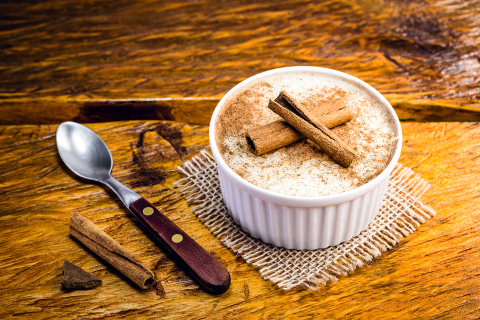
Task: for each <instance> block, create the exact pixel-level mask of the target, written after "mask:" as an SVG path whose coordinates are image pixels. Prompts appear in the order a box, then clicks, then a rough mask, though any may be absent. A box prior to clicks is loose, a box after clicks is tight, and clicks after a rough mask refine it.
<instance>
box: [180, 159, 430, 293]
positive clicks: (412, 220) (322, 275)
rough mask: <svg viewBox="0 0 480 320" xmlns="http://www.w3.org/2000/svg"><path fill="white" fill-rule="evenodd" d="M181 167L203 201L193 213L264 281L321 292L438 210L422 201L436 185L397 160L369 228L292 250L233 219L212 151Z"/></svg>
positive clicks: (186, 184)
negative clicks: (311, 247) (320, 288)
mask: <svg viewBox="0 0 480 320" xmlns="http://www.w3.org/2000/svg"><path fill="white" fill-rule="evenodd" d="M179 169H180V171H181V172H182V173H183V174H184V176H185V178H184V179H182V180H180V181H178V182H177V183H176V187H177V188H179V190H180V191H181V192H182V193H183V194H184V195H185V196H186V199H187V201H188V203H190V204H197V206H195V207H193V212H194V213H195V214H196V215H197V216H198V218H199V219H200V220H201V221H202V222H203V223H204V224H205V226H207V228H209V229H210V230H211V231H212V232H213V234H214V235H215V236H216V237H218V238H219V239H220V241H221V242H222V243H223V244H224V245H225V246H227V247H228V248H230V249H232V250H233V252H235V253H236V254H239V255H241V256H242V257H243V258H244V259H245V261H246V262H247V263H249V264H251V265H253V266H256V267H258V268H259V271H260V274H261V275H262V277H263V278H264V279H266V280H270V281H272V282H274V283H275V284H277V285H278V286H279V287H280V288H283V289H284V290H289V289H293V288H295V287H303V288H309V289H311V290H317V289H318V286H319V285H325V284H327V283H328V282H330V281H337V280H338V276H347V274H348V273H349V272H352V271H354V270H355V269H356V268H358V267H362V266H363V265H365V264H366V263H368V262H370V261H372V260H373V259H374V258H376V257H378V256H380V255H381V254H382V253H383V252H385V251H387V250H389V249H392V248H393V247H394V246H395V245H396V244H397V243H398V242H399V241H400V239H402V238H403V237H406V236H408V235H409V234H410V233H412V232H414V231H415V230H416V228H417V227H418V226H420V225H421V224H422V223H424V222H425V219H428V218H431V217H433V216H435V214H436V213H435V211H434V210H433V209H432V208H431V207H429V206H426V205H424V204H422V202H420V200H419V198H420V197H421V196H422V195H423V194H424V193H425V192H426V191H427V190H428V189H429V188H430V185H429V184H428V183H427V182H426V181H425V180H423V179H422V178H420V177H419V176H418V175H416V174H415V173H414V172H413V171H412V170H411V169H410V168H408V167H405V166H403V165H401V164H397V166H396V167H395V169H394V170H393V172H392V175H391V178H390V181H389V183H388V188H387V193H386V195H385V198H384V200H383V204H382V207H381V209H380V212H379V214H378V215H377V217H376V218H375V220H374V221H373V222H372V223H371V224H370V225H369V226H368V228H367V230H365V231H363V232H362V233H360V234H359V235H358V236H356V237H354V238H353V239H351V240H349V241H347V242H344V243H341V244H339V245H337V246H333V247H328V248H326V249H318V250H288V249H284V248H279V247H275V246H272V245H269V244H266V243H264V242H262V241H261V240H258V239H255V238H253V237H251V236H250V235H249V234H248V233H246V232H245V231H243V230H242V229H241V227H239V226H238V225H237V224H236V223H235V222H234V221H233V219H232V217H231V216H230V215H229V214H228V212H227V209H226V208H225V205H224V203H223V199H222V194H221V191H220V182H219V180H218V174H217V166H216V164H215V161H214V159H213V157H212V156H211V155H210V154H209V153H208V152H207V151H202V152H201V155H200V156H196V157H194V158H193V159H192V160H190V161H187V162H185V163H184V165H183V167H180V168H179Z"/></svg>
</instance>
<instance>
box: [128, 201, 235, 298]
mask: <svg viewBox="0 0 480 320" xmlns="http://www.w3.org/2000/svg"><path fill="white" fill-rule="evenodd" d="M129 209H130V211H131V212H132V213H133V214H134V215H135V217H136V218H137V219H138V220H140V221H141V222H142V223H143V225H145V227H147V229H148V230H149V231H150V232H151V233H152V234H153V235H154V236H155V238H156V239H157V240H158V241H159V242H160V244H161V245H163V247H164V248H165V249H167V250H168V251H169V252H170V253H171V255H172V257H173V258H176V260H177V262H179V263H180V264H181V265H183V266H184V267H185V268H186V269H187V271H189V273H190V274H191V276H192V277H193V278H195V280H197V282H198V283H199V284H200V286H202V287H203V288H204V289H205V290H206V291H207V292H210V293H216V294H218V293H224V292H225V291H227V289H228V288H229V287H230V274H229V273H228V271H227V269H226V268H225V267H224V266H223V265H222V264H221V263H220V262H218V261H217V260H216V259H215V258H214V257H212V256H211V255H210V254H209V253H208V252H207V251H206V250H205V249H203V248H202V247H201V246H200V245H199V244H198V243H196V242H195V241H194V240H193V239H192V238H190V237H189V236H188V235H187V234H186V233H185V232H183V231H182V229H180V228H179V227H178V226H177V225H176V224H175V223H173V222H172V221H171V220H170V219H168V218H167V217H166V216H165V215H164V214H163V213H161V212H160V211H159V210H158V209H157V208H155V207H154V206H153V205H152V204H151V203H150V202H148V201H147V200H146V199H145V198H140V199H138V200H136V201H135V202H133V203H132V204H131V205H130V208H129Z"/></svg>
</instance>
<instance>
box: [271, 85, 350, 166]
mask: <svg viewBox="0 0 480 320" xmlns="http://www.w3.org/2000/svg"><path fill="white" fill-rule="evenodd" d="M268 108H269V109H270V110H272V111H273V112H275V113H276V114H278V115H279V116H280V117H282V118H283V119H284V120H285V121H286V122H288V123H289V124H290V125H291V126H292V127H294V128H295V129H297V130H298V131H299V132H301V133H302V134H303V135H305V136H306V137H307V138H308V139H310V140H312V141H313V142H314V143H315V144H316V145H317V146H319V147H320V148H322V150H324V151H325V152H326V153H327V154H328V155H329V156H330V157H331V158H332V159H333V160H334V161H335V162H337V163H339V164H340V165H342V166H343V167H348V166H349V165H350V164H351V163H352V162H353V160H354V159H355V152H354V151H353V150H352V149H351V148H350V147H349V146H347V145H346V144H345V143H344V142H343V141H342V140H341V139H340V138H339V137H337V135H335V134H334V133H333V132H332V131H330V130H329V129H328V128H327V127H326V126H325V125H324V124H322V123H321V122H320V121H318V119H316V118H315V117H314V116H313V115H312V113H311V112H309V111H308V110H307V109H306V108H305V107H304V106H302V105H301V104H300V103H299V102H297V101H296V100H295V99H293V98H292V97H290V96H289V95H288V94H287V93H286V92H285V91H282V92H281V93H280V95H279V96H278V97H277V99H275V101H273V100H271V99H270V101H269V103H268Z"/></svg>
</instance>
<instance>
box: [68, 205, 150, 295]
mask: <svg viewBox="0 0 480 320" xmlns="http://www.w3.org/2000/svg"><path fill="white" fill-rule="evenodd" d="M69 231H70V234H71V235H72V236H74V237H75V238H77V239H78V240H80V241H81V242H82V243H83V244H84V245H86V246H87V247H88V248H89V249H90V250H92V251H93V252H95V253H96V254H97V255H99V256H100V257H101V258H102V259H103V260H105V261H106V262H108V263H109V264H111V265H112V266H113V267H115V269H117V270H118V271H120V272H121V273H123V274H124V275H126V276H127V277H128V278H129V279H130V280H132V281H133V282H135V283H136V284H137V285H138V286H140V288H142V289H148V288H150V287H151V286H152V285H153V284H154V279H153V278H154V277H153V273H152V271H150V269H148V268H147V267H146V266H145V265H143V263H142V262H141V261H140V260H138V259H137V258H136V257H135V256H134V255H133V254H132V253H130V252H129V251H127V250H126V249H125V248H124V247H122V246H121V245H120V244H119V243H118V242H116V241H115V240H113V238H112V237H110V236H109V235H108V234H106V233H105V232H103V231H102V230H101V229H100V228H99V227H97V226H96V225H95V224H93V222H91V221H90V220H88V219H87V218H85V217H84V216H83V215H81V214H79V213H76V214H74V215H73V216H72V217H71V218H70V228H69Z"/></svg>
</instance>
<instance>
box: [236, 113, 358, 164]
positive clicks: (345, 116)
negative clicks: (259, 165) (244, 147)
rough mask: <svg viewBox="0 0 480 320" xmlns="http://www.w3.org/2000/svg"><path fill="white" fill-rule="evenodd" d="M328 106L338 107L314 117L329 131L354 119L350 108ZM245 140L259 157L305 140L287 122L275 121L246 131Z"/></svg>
mask: <svg viewBox="0 0 480 320" xmlns="http://www.w3.org/2000/svg"><path fill="white" fill-rule="evenodd" d="M329 105H330V106H332V105H336V106H340V107H339V108H338V107H337V108H336V109H334V110H332V109H331V108H330V109H327V110H325V109H324V110H322V111H327V112H323V113H321V114H319V113H320V112H317V115H315V117H316V118H317V119H318V120H319V121H320V122H321V123H323V124H324V125H325V126H326V127H327V128H329V129H331V128H334V127H336V126H339V125H341V124H344V123H345V122H347V121H350V120H352V119H353V118H354V117H355V113H354V112H353V111H352V109H351V108H348V107H345V106H344V105H340V104H329ZM245 138H246V139H247V143H248V144H249V145H250V147H251V148H252V151H253V153H255V155H257V156H259V155H262V154H264V153H267V152H270V151H272V150H276V149H279V148H283V147H286V146H288V145H289V144H292V143H294V142H297V141H300V140H302V139H305V138H306V137H305V136H304V135H303V134H301V133H300V132H298V130H296V129H295V128H293V127H292V126H290V125H289V124H288V122H286V121H284V120H277V121H274V122H272V123H269V124H266V125H264V126H261V127H257V128H255V129H252V130H249V131H247V132H246V133H245Z"/></svg>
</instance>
